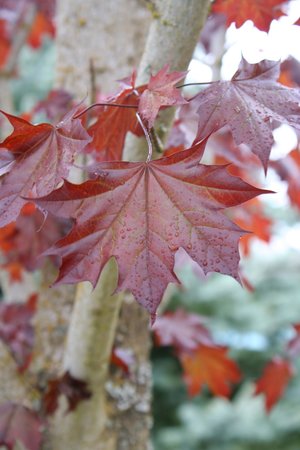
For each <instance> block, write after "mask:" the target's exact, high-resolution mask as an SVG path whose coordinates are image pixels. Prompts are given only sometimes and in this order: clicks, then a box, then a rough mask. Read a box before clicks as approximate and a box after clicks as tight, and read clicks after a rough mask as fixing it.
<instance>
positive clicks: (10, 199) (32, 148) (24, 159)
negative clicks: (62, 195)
mask: <svg viewBox="0 0 300 450" xmlns="http://www.w3.org/2000/svg"><path fill="white" fill-rule="evenodd" d="M2 114H4V115H5V116H6V117H7V119H8V120H9V121H10V123H11V125H12V126H13V127H14V131H13V132H12V134H11V135H10V136H8V137H7V138H6V139H5V140H4V141H3V142H2V144H0V154H1V151H3V149H4V153H5V155H6V153H7V150H8V151H9V152H11V154H12V156H13V161H12V162H11V164H10V166H9V168H8V169H7V170H6V171H9V173H6V174H5V175H4V177H3V179H2V184H1V194H0V226H4V225H6V224H7V223H9V222H12V221H13V220H15V219H16V218H17V217H18V215H19V213H20V210H21V208H22V207H23V205H24V204H25V203H26V201H25V200H24V199H23V198H22V197H30V196H32V195H35V196H37V195H38V196H42V195H47V194H48V193H49V192H51V191H53V190H54V189H55V188H57V187H58V185H59V183H60V182H61V181H62V180H63V179H64V178H66V177H67V176H68V173H69V170H70V167H71V166H72V164H73V160H74V158H75V156H76V155H77V154H78V153H79V152H80V151H81V150H82V149H83V148H84V147H85V145H86V144H87V142H89V140H90V136H89V135H88V134H87V132H86V130H85V129H84V128H83V126H82V124H81V121H80V119H74V118H73V116H74V114H75V110H72V111H70V113H68V114H67V115H66V116H65V117H64V119H63V120H62V121H61V122H59V123H58V124H57V125H56V126H53V125H50V124H48V123H42V124H39V125H32V124H31V123H29V122H27V121H26V120H24V119H21V118H19V117H16V116H12V115H10V114H7V113H5V112H3V111H2Z"/></svg>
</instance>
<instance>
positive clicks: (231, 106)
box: [191, 58, 300, 170]
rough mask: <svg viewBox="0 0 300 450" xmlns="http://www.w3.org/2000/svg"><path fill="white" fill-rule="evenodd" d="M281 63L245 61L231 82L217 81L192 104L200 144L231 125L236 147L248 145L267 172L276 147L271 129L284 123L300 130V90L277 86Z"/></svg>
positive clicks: (195, 98)
mask: <svg viewBox="0 0 300 450" xmlns="http://www.w3.org/2000/svg"><path fill="white" fill-rule="evenodd" d="M279 68H280V66H279V63H276V62H274V61H268V60H264V61H261V62H260V63H258V64H249V63H248V62H247V61H246V60H245V59H244V58H243V59H242V61H241V63H240V66H239V68H238V70H237V72H236V73H235V74H234V76H233V78H232V80H231V81H217V82H215V83H213V84H212V85H211V86H210V87H208V88H206V89H205V90H203V91H202V92H200V93H199V94H197V95H196V96H195V97H194V98H193V99H192V100H191V101H192V102H196V104H197V106H198V111H197V112H198V114H199V124H198V131H197V137H196V139H195V141H199V140H201V139H204V138H205V137H207V136H209V135H210V134H211V133H212V132H214V131H216V130H218V129H220V128H222V127H223V126H224V125H226V124H228V125H229V127H230V130H231V132H232V134H233V137H234V140H235V142H236V144H238V145H239V144H242V143H245V144H247V145H249V147H250V149H251V150H252V152H253V153H254V154H255V155H257V156H258V157H259V159H260V160H261V162H262V164H263V166H264V168H265V170H266V168H267V165H268V160H269V154H270V151H271V147H272V145H273V143H274V139H273V135H272V128H273V126H274V121H275V122H282V123H286V124H288V125H291V126H294V127H296V128H298V129H299V128H300V107H299V103H300V90H299V89H290V88H287V87H285V86H282V85H281V84H279V83H277V82H276V79H277V78H278V76H279Z"/></svg>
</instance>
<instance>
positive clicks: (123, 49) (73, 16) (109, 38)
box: [51, 0, 209, 450]
mask: <svg viewBox="0 0 300 450" xmlns="http://www.w3.org/2000/svg"><path fill="white" fill-rule="evenodd" d="M143 3H144V2H143ZM145 3H147V4H151V5H153V2H145ZM208 4H209V0H173V1H171V0H160V1H157V3H156V4H155V6H154V8H152V15H153V18H154V19H153V22H152V25H151V29H150V33H149V36H148V40H147V44H146V47H145V51H144V54H143V57H142V59H141V64H140V67H139V71H138V81H139V83H141V82H144V81H146V77H147V75H148V73H149V70H148V68H149V67H151V68H152V69H153V71H154V72H155V71H157V70H158V69H159V68H161V67H162V66H163V65H165V64H166V63H168V62H169V63H170V64H171V69H172V70H184V69H186V68H187V65H188V63H189V61H190V59H191V56H192V52H193V50H194V47H195V45H196V42H197V39H198V36H199V32H200V29H201V26H202V24H203V22H204V20H205V18H206V15H207V8H208ZM131 8H132V9H131ZM150 9H151V8H150ZM145 17H146V14H145V10H144V9H142V8H141V5H140V2H138V1H137V0H136V1H135V0H131V1H128V0H124V1H122V0H119V1H115V2H112V3H111V4H110V3H108V2H104V1H99V0H98V1H96V0H88V1H86V2H84V3H83V2H81V1H79V0H76V1H71V0H68V1H65V2H61V3H60V9H59V16H58V40H57V42H58V64H57V72H58V75H57V80H58V83H59V85H60V86H61V87H66V88H68V89H69V90H70V88H71V90H72V91H73V92H76V95H77V97H79V98H82V97H84V96H85V95H86V93H87V91H88V86H89V83H90V79H91V73H90V67H91V62H92V66H93V72H94V73H95V75H96V79H97V82H99V84H100V86H101V88H104V91H105V92H107V91H110V90H112V88H111V82H112V80H113V79H116V78H121V77H122V76H124V75H128V73H130V71H131V69H132V66H133V65H134V59H135V61H137V60H138V59H137V58H139V56H140V54H141V51H140V50H141V48H140V49H138V48H137V46H138V45H141V44H142V39H140V37H141V36H145V30H146V29H147V27H146V26H145V23H146V19H145ZM141 18H144V19H145V22H143V23H141ZM122 33H125V34H122ZM74 36H76V40H75V38H74ZM118 58H120V59H118ZM171 120H172V116H170V115H169V116H168V118H167V119H165V120H164V123H162V125H163V126H165V128H167V126H168V125H169V124H170V122H171ZM143 146H144V144H143V145H142V146H141V145H140V141H138V143H137V141H133V142H129V143H127V145H126V152H125V154H126V158H127V159H130V160H133V159H136V160H139V159H142V158H144V153H143V151H142V150H141V147H143ZM116 280H117V268H116V265H115V263H114V261H109V263H108V264H107V265H106V267H105V268H104V270H103V273H102V276H101V279H100V281H99V283H98V285H97V287H96V289H95V290H94V291H93V292H92V290H91V288H90V287H89V286H88V285H87V284H86V283H84V284H81V285H79V287H78V289H77V294H76V304H75V307H74V311H73V314H72V318H71V325H70V330H69V333H68V339H67V345H66V351H65V357H64V369H65V370H69V371H70V372H71V374H72V375H73V376H75V377H79V378H82V379H84V380H86V381H87V382H89V384H90V387H91V389H92V392H93V396H92V398H91V399H90V400H86V401H83V402H82V403H81V404H80V405H79V407H78V408H77V409H76V411H75V412H74V413H70V414H68V415H64V414H63V410H62V409H61V410H60V411H58V413H57V415H56V417H55V419H54V421H53V426H52V429H51V441H52V445H51V447H52V449H55V450H62V449H65V448H68V449H70V450H77V449H78V450H79V449H80V450H100V449H101V450H104V449H105V450H129V449H130V450H135V449H136V450H146V449H147V448H149V429H150V424H151V421H150V419H149V412H150V393H149V390H150V380H151V376H150V367H149V362H148V353H149V348H150V340H149V339H150V338H149V331H148V326H147V325H148V322H149V319H148V315H147V313H146V312H145V311H143V310H141V307H140V306H139V305H137V304H136V302H134V301H133V300H132V298H131V296H128V297H126V298H127V300H126V301H125V302H124V304H123V308H122V313H121V320H120V324H119V327H118V331H117V338H116V344H117V345H119V346H121V347H123V348H125V349H130V350H131V351H132V352H133V355H134V359H135V367H134V368H133V369H132V373H131V377H130V379H128V378H126V377H123V376H122V374H121V373H120V371H117V370H116V371H115V373H114V375H113V374H111V377H110V378H109V380H108V381H107V382H106V392H107V396H108V400H109V401H108V402H106V401H105V390H104V380H105V378H106V374H107V370H108V364H109V355H110V351H111V347H112V342H113V339H112V338H113V335H114V333H115V327H116V323H117V317H118V314H119V307H120V304H121V300H120V299H121V296H120V295H118V296H113V295H112V293H113V291H114V288H115V285H116Z"/></svg>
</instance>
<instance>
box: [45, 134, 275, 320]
mask: <svg viewBox="0 0 300 450" xmlns="http://www.w3.org/2000/svg"><path fill="white" fill-rule="evenodd" d="M204 147H205V145H204V143H201V144H197V145H196V146H194V147H193V148H191V149H188V150H185V151H183V152H180V153H177V154H175V155H172V156H169V157H166V158H162V159H159V160H156V161H150V162H132V163H131V162H121V161H119V162H117V161H116V162H107V163H100V164H99V165H98V168H97V170H96V174H97V178H96V179H94V180H90V181H87V182H85V183H83V184H81V185H73V184H71V183H68V182H65V183H64V185H63V186H62V187H61V188H60V189H58V190H56V191H54V192H53V193H51V194H50V195H49V196H47V197H44V198H42V199H36V203H37V204H38V205H40V206H41V207H42V208H44V209H46V210H48V211H50V212H52V213H54V214H56V215H60V216H63V217H72V218H74V219H75V220H76V223H75V226H74V227H73V228H72V230H71V232H70V233H69V234H68V235H67V236H66V237H65V238H63V239H62V240H60V241H59V242H58V243H56V244H55V245H54V246H53V247H52V249H50V250H49V251H48V252H47V253H48V254H56V255H58V256H60V257H62V266H61V269H60V275H59V278H58V281H60V282H61V283H77V282H78V281H82V280H89V281H91V283H92V284H93V285H94V286H95V285H96V283H97V280H98V278H99V274H100V273H101V270H102V268H103V266H104V264H106V262H107V261H108V259H109V258H110V257H111V256H114V257H115V258H116V260H117V263H118V268H119V284H118V290H129V291H130V292H132V293H133V295H134V296H135V298H136V299H137V301H138V302H139V303H141V304H142V305H144V306H145V307H146V308H147V309H148V311H149V312H150V313H151V314H152V315H154V313H155V311H156V308H157V306H158V304H159V302H160V300H161V297H162V295H163V293H164V290H165V288H166V287H167V285H168V283H170V282H177V278H176V276H175V274H174V272H173V266H174V255H175V253H176V251H177V250H178V248H179V247H183V248H184V249H185V250H186V251H187V253H188V254H189V255H190V256H191V258H192V259H194V260H195V261H196V262H197V263H198V264H199V265H200V266H201V267H202V268H203V270H204V272H205V273H207V272H221V273H224V274H229V275H231V276H233V277H235V278H237V279H238V262H239V254H238V241H239V239H240V237H241V236H242V235H243V234H244V231H243V230H241V229H240V228H239V227H238V226H236V225H235V224H233V223H232V222H231V221H230V220H229V219H228V218H227V216H226V215H225V214H224V212H223V210H224V209H225V208H227V207H231V206H235V205H237V204H240V203H242V202H244V201H246V200H249V199H250V198H253V197H255V196H256V195H258V194H260V193H262V192H266V191H262V190H260V189H257V188H255V187H253V186H251V185H249V184H247V183H245V182H244V181H242V180H240V179H239V178H237V177H233V176H231V175H230V174H229V173H228V172H227V170H226V168H225V167H221V166H205V165H201V164H199V160H200V158H201V156H202V153H203V151H204Z"/></svg>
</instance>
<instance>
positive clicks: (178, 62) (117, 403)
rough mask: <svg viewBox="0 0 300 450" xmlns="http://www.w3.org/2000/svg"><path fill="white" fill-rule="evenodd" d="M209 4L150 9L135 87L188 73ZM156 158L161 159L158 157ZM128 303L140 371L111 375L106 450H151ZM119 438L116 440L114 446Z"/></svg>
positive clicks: (138, 317) (135, 322) (130, 305)
mask: <svg viewBox="0 0 300 450" xmlns="http://www.w3.org/2000/svg"><path fill="white" fill-rule="evenodd" d="M208 5H209V1H208V0H202V1H201V0H162V1H161V0H159V1H158V2H157V3H156V7H155V8H154V9H152V14H153V22H152V24H151V27H150V31H149V34H148V37H147V42H146V45H145V50H144V53H143V56H142V59H141V63H140V65H139V69H138V77H137V84H142V83H145V82H147V81H148V79H149V70H150V69H151V71H152V72H153V73H155V72H157V71H158V70H159V69H161V68H162V67H163V66H164V65H165V64H166V63H169V64H170V68H171V70H185V69H186V68H187V66H188V64H189V62H190V60H191V57H192V54H193V51H194V48H195V46H196V43H197V40H198V37H199V34H200V30H201V28H202V26H203V24H204V22H205V19H206V17H207V12H208ZM173 117H174V113H173V111H171V113H170V112H167V114H165V115H163V116H162V118H161V119H160V121H159V127H160V137H162V138H163V137H164V134H166V132H167V131H168V129H169V126H170V124H171V122H172V120H173ZM147 150H148V149H147V146H146V144H145V140H142V139H137V138H135V137H134V136H132V135H131V136H129V137H128V139H127V140H126V146H125V150H124V159H128V160H137V161H138V160H144V159H145V158H146V154H147ZM154 156H156V157H157V156H158V155H157V154H156V155H154ZM127 298H128V299H127V302H124V304H123V307H122V314H121V319H120V324H119V326H118V330H117V337H116V345H120V347H122V348H124V349H132V350H134V353H133V354H134V356H135V357H136V359H137V360H136V365H135V367H133V368H132V372H131V376H130V377H129V378H128V377H126V376H124V374H123V375H122V373H121V372H120V371H119V372H116V373H115V374H111V377H110V379H109V381H108V383H107V391H108V394H109V396H110V398H111V400H113V401H110V410H111V411H110V417H111V419H112V421H111V426H112V427H114V429H117V431H118V432H117V436H116V434H114V433H110V435H109V429H107V430H106V432H107V433H108V435H109V436H110V439H111V440H110V446H109V447H103V450H133V449H134V450H135V449H136V450H147V449H148V448H150V443H149V440H148V435H149V431H150V426H151V420H150V416H149V409H150V396H149V390H150V386H151V371H150V366H149V361H148V357H149V350H150V339H149V331H148V326H149V325H148V324H149V315H148V313H147V312H146V311H144V310H142V309H141V307H140V306H139V305H138V304H137V303H136V302H135V301H134V300H133V299H132V297H130V296H128V297H127ZM116 437H117V440H116V441H115V439H116Z"/></svg>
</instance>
